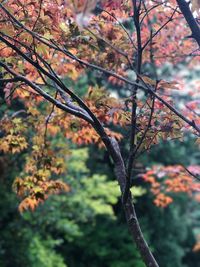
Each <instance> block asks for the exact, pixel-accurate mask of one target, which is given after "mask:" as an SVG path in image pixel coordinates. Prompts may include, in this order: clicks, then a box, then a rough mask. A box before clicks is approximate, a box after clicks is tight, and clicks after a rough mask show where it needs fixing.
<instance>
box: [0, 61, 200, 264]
mask: <svg viewBox="0 0 200 267" xmlns="http://www.w3.org/2000/svg"><path fill="white" fill-rule="evenodd" d="M146 67H147V68H149V66H146ZM65 82H66V83H68V84H72V83H73V82H72V81H69V80H67V79H66V81H65ZM96 83H97V84H99V85H100V86H102V85H103V86H105V87H107V88H109V89H110V90H111V91H112V92H115V93H116V90H117V91H118V94H119V95H121V96H125V91H124V90H123V88H118V87H117V85H115V86H113V85H111V84H109V83H107V82H105V80H103V79H102V77H98V75H96V76H95V74H93V75H91V73H90V72H89V73H88V76H83V77H82V78H80V79H79V80H78V82H77V83H76V86H75V90H76V91H77V92H79V91H80V90H79V88H81V92H79V93H80V95H84V94H85V93H86V92H87V89H88V86H90V85H94V84H96ZM72 85H73V84H72ZM0 97H1V100H2V99H3V97H4V96H3V95H1V96H0ZM21 108H22V104H21V103H18V102H16V103H14V105H13V106H12V109H13V110H11V109H10V107H9V109H10V112H11V113H12V111H13V112H15V111H17V110H19V109H21ZM6 109H7V107H6V104H2V105H1V106H0V116H2V115H3V113H4V112H5V110H6ZM122 131H123V129H122ZM56 138H57V137H56V136H55V138H54V140H53V144H54V143H55V144H56V142H57V141H58V140H57V139H56ZM58 138H59V142H61V141H62V142H63V145H64V146H65V145H66V147H67V149H68V150H69V152H67V153H66V157H65V162H66V168H67V171H66V173H65V174H63V175H61V178H62V180H64V181H65V182H66V183H67V184H68V185H69V186H70V189H71V190H70V192H68V193H65V194H60V195H54V196H51V197H49V199H48V200H47V201H45V203H44V204H41V205H40V206H39V207H38V208H37V209H36V210H35V211H34V212H30V211H27V212H25V213H23V214H20V213H19V211H18V204H19V200H18V199H17V197H16V195H15V193H14V192H13V191H12V184H13V181H14V178H15V177H16V176H18V175H19V173H20V172H21V170H22V169H23V166H24V161H25V160H24V158H25V156H26V155H25V153H26V152H24V153H21V154H18V155H12V156H11V155H7V154H3V153H0V185H1V186H0V199H1V201H0V214H1V215H0V267H21V266H28V267H129V266H130V267H131V266H132V267H144V264H143V262H142V260H141V259H140V256H139V254H138V252H137V249H136V247H135V246H134V244H133V242H132V240H131V237H130V235H129V232H128V229H127V225H126V222H125V218H124V213H123V210H122V208H121V204H120V198H119V196H120V192H119V188H118V185H117V182H116V181H115V179H114V170H113V165H112V162H111V161H110V160H109V158H108V155H107V153H106V151H104V150H101V149H97V147H95V146H93V145H90V146H87V148H86V147H84V146H82V147H76V145H74V144H71V143H70V142H69V141H67V140H66V139H65V138H63V139H62V140H61V137H60V136H59V137H58ZM123 142H124V143H122V144H121V145H122V147H123V152H124V153H126V149H127V144H126V143H125V141H123ZM188 155H190V156H188ZM199 159H200V153H199V152H197V148H196V147H195V144H194V140H193V139H192V137H190V136H189V137H187V138H185V140H184V142H178V141H173V142H170V143H169V142H164V143H161V144H159V145H157V146H156V147H154V148H153V149H152V151H151V152H149V153H146V154H145V155H143V156H142V157H141V158H140V159H139V161H138V164H139V165H138V166H139V167H140V168H141V169H142V168H144V167H148V166H151V165H154V164H163V165H173V164H179V163H182V164H186V165H187V164H191V163H192V164H198V162H199ZM132 182H133V185H134V187H133V188H132V190H133V193H134V195H135V196H137V197H136V198H135V199H134V201H135V202H136V210H137V213H138V216H139V220H140V222H141V227H142V230H143V232H144V234H145V237H146V239H147V241H148V242H149V244H151V249H152V251H153V252H154V253H155V257H156V258H157V260H158V262H159V264H160V266H162V267H194V266H195V267H198V266H200V265H199V263H200V252H194V251H193V247H194V246H195V244H196V242H197V240H196V237H197V235H198V233H200V223H199V221H200V210H199V204H198V203H197V202H195V201H194V200H192V199H191V198H189V196H187V195H183V194H179V195H176V196H175V197H174V202H173V203H172V204H171V205H170V206H169V207H167V208H165V209H161V208H158V207H155V206H154V204H153V201H152V200H153V196H152V195H151V193H150V190H149V185H148V184H145V183H144V182H143V181H142V179H141V177H140V176H139V175H136V176H135V177H134V180H133V181H132Z"/></svg>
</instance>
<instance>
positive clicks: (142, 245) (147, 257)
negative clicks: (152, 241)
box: [110, 139, 159, 267]
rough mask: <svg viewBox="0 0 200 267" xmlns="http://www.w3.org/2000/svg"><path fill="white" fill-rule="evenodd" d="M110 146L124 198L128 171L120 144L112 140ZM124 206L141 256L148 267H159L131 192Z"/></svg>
mask: <svg viewBox="0 0 200 267" xmlns="http://www.w3.org/2000/svg"><path fill="white" fill-rule="evenodd" d="M110 146H111V147H112V150H115V158H114V159H113V160H114V163H115V174H116V177H117V180H118V182H119V185H120V188H121V192H122V196H123V194H124V190H125V186H126V169H125V165H124V161H123V159H122V156H121V153H120V149H119V146H118V143H117V141H116V140H115V139H112V140H111V144H110ZM122 205H123V208H124V211H125V215H126V221H127V224H128V227H129V230H130V233H131V236H132V238H133V240H134V241H135V243H136V245H137V248H138V250H139V252H140V255H141V257H142V259H143V261H144V263H145V264H146V266H147V267H159V265H158V263H157V262H156V260H155V258H154V256H153V254H152V253H151V250H150V248H149V246H148V244H147V242H146V240H145V238H144V236H143V234H142V231H141V228H140V225H139V221H138V219H137V215H136V212H135V207H134V205H133V201H132V196H131V192H129V196H128V199H127V201H126V203H124V202H123V201H122Z"/></svg>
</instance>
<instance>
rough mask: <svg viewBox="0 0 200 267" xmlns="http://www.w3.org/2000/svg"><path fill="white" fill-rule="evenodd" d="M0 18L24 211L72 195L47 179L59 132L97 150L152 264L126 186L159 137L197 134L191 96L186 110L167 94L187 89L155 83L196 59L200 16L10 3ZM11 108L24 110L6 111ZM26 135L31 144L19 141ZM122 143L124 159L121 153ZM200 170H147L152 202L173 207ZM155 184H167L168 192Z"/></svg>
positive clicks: (8, 148) (81, 4) (59, 157)
mask: <svg viewBox="0 0 200 267" xmlns="http://www.w3.org/2000/svg"><path fill="white" fill-rule="evenodd" d="M177 4H178V6H179V8H178V7H177ZM191 8H192V9H194V10H195V12H196V13H197V14H198V13H199V2H198V1H196V0H193V1H192V7H191ZM0 12H1V13H0V14H1V21H0V41H1V43H0V45H1V49H0V56H1V62H0V66H1V75H2V79H1V90H2V92H1V95H2V96H3V97H4V100H5V101H6V102H7V105H8V109H7V110H5V112H4V115H3V117H2V119H1V129H2V130H1V131H2V133H1V134H2V138H1V141H0V149H1V150H2V151H3V152H4V153H8V152H11V153H13V154H15V153H17V152H21V151H23V150H25V151H28V155H27V156H26V159H25V160H26V165H25V169H24V172H23V173H22V177H23V178H22V177H19V178H16V180H15V183H14V188H15V190H16V192H17V194H18V195H19V196H20V197H21V198H22V202H21V203H20V205H19V209H20V211H23V210H24V209H27V208H30V209H34V208H35V207H36V206H37V205H38V204H39V203H40V202H43V201H44V200H45V199H46V198H47V197H48V195H50V194H52V193H57V192H59V191H60V190H64V191H69V190H70V187H69V185H67V184H65V183H64V182H62V181H60V180H54V179H52V177H58V176H59V174H60V173H62V172H63V162H64V154H65V150H64V149H63V147H60V146H59V144H58V146H57V147H56V148H54V149H52V147H51V144H52V143H53V142H54V138H53V137H54V136H55V135H56V134H63V133H64V135H66V137H67V138H69V139H71V140H72V142H74V143H77V144H80V145H81V144H89V143H96V144H97V145H98V146H99V147H105V148H106V149H107V151H108V154H109V157H110V158H111V159H112V164H114V167H115V175H116V178H117V180H118V182H119V186H120V189H121V198H122V205H123V207H124V211H125V215H126V220H127V223H128V226H129V229H130V232H131V235H132V236H133V239H134V240H135V242H136V244H137V247H138V249H139V251H140V253H141V256H142V258H143V260H144V262H145V264H146V266H158V263H157V262H156V260H155V259H154V257H153V255H152V253H151V252H150V249H149V247H148V245H147V243H146V241H145V239H144V237H143V234H142V231H141V229H140V226H139V222H138V219H137V216H136V213H135V208H134V205H133V201H132V195H131V191H130V187H131V184H132V178H133V176H134V175H136V173H137V168H136V160H137V159H138V157H139V156H140V155H141V154H142V153H147V151H148V150H149V149H151V147H152V146H153V145H156V144H157V143H159V142H160V140H168V139H174V138H179V139H181V138H183V136H184V134H185V133H186V132H187V131H188V130H191V131H192V133H193V134H194V135H196V136H199V133H200V129H199V117H198V116H199V115H198V104H199V102H198V101H196V100H195V99H194V97H195V91H194V89H192V92H188V95H189V101H188V102H187V103H185V101H184V99H183V97H181V95H180V96H179V97H177V93H173V89H179V90H180V92H181V93H182V92H183V93H184V92H186V91H185V90H184V86H183V85H182V84H181V83H180V78H181V77H180V76H179V77H178V75H175V73H174V74H173V76H174V80H172V81H167V80H165V79H163V78H162V77H160V76H159V70H160V69H162V65H164V64H165V63H166V62H168V63H170V64H172V65H177V64H179V63H180V62H184V64H185V66H186V67H187V68H190V70H191V71H192V70H193V69H194V68H195V65H196V64H197V62H198V60H199V53H198V46H197V44H198V45H199V26H198V19H195V18H194V16H193V14H192V11H191V9H190V6H189V3H186V2H185V1H184V0H182V1H177V2H176V1H173V0H172V1H169V2H165V1H136V0H133V1H121V0H119V1H109V0H108V1H107V0H105V1H100V2H99V1H95V0H91V1H89V0H83V1H62V0H57V1H56V0H55V1H48V0H41V1H36V0H32V1H31V0H30V1H17V0H8V1H3V2H2V3H0ZM184 17H185V19H186V20H187V23H188V26H189V27H185V20H184ZM190 29H191V31H192V34H190ZM195 41H196V42H195ZM91 72H92V77H93V81H92V80H91V81H90V84H91V86H90V87H89V88H88V91H87V93H86V94H82V95H80V94H78V93H77V90H76V89H77V87H76V86H77V84H78V80H79V77H80V75H82V76H84V75H87V77H90V76H91ZM97 81H98V82H97ZM95 84H96V85H95ZM110 85H115V87H116V88H118V93H117V96H116V97H114V96H112V95H111V94H110V93H109V92H108V89H109V88H110ZM195 90H196V94H197V93H198V90H199V88H198V87H197V88H196V89H195ZM123 94H124V95H123ZM121 96H122V97H121ZM44 99H45V101H44ZM180 99H181V100H180ZM187 100H188V99H187ZM14 101H17V105H18V106H19V104H20V105H21V107H22V108H21V109H20V110H17V111H15V112H14V113H10V112H9V107H10V106H12V105H13V103H14ZM179 102H182V105H184V108H182V109H181V111H180V105H179ZM119 129H122V130H123V133H124V134H122V133H120V132H119V131H118V130H119ZM30 131H33V132H34V134H33V136H32V139H31V141H30V140H26V137H25V135H26V133H27V132H30ZM127 136H128V138H129V140H130V141H129V151H128V156H127V149H123V147H122V146H121V148H120V146H119V143H120V142H121V143H122V142H125V140H126V139H127ZM197 144H199V139H197ZM124 152H125V153H124ZM198 173H199V168H198V167H197V166H190V167H185V166H182V165H180V164H179V165H177V166H176V167H175V166H173V167H172V166H168V167H163V168H158V167H156V168H153V169H152V170H148V171H147V172H146V173H145V174H144V175H143V178H144V179H145V180H146V181H147V182H150V183H151V184H152V191H153V193H154V194H155V203H156V204H157V205H158V206H163V207H165V206H166V205H168V204H170V203H171V202H172V200H173V199H172V197H170V196H169V195H168V193H169V192H189V193H191V194H193V193H194V192H196V190H198V189H199V184H198V183H194V182H193V179H194V178H198V177H197V174H198ZM160 177H165V178H167V177H169V178H170V179H166V180H165V181H164V182H163V184H164V187H163V186H161V185H160V183H159V179H158V178H160ZM163 188H164V189H163ZM195 196H197V194H196V193H195Z"/></svg>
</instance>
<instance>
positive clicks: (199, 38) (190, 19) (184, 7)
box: [177, 0, 200, 48]
mask: <svg viewBox="0 0 200 267" xmlns="http://www.w3.org/2000/svg"><path fill="white" fill-rule="evenodd" d="M177 4H178V6H179V8H180V10H181V12H182V14H183V16H184V17H185V19H186V21H187V23H188V26H189V27H190V29H191V31H192V35H191V37H192V38H194V39H195V40H196V42H197V44H198V45H199V48H200V28H199V25H198V23H197V22H196V20H195V18H194V16H193V14H192V12H191V10H190V7H189V3H187V2H186V1H185V0H177Z"/></svg>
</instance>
